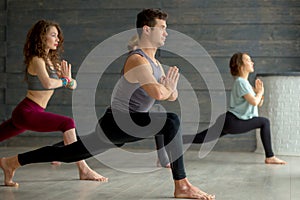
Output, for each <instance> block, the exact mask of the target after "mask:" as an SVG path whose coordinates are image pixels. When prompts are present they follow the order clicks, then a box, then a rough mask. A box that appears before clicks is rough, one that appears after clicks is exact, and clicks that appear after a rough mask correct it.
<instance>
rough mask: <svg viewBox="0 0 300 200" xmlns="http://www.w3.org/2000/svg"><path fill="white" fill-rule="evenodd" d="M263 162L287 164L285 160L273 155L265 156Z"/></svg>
mask: <svg viewBox="0 0 300 200" xmlns="http://www.w3.org/2000/svg"><path fill="white" fill-rule="evenodd" d="M265 163H266V164H275V165H276V164H277V165H285V164H287V162H285V161H284V160H281V159H279V158H277V157H275V156H273V157H270V158H266V159H265Z"/></svg>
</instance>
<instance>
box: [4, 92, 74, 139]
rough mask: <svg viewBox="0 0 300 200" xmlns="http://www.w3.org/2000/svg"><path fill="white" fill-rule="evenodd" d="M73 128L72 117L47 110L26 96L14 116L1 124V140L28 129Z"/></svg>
mask: <svg viewBox="0 0 300 200" xmlns="http://www.w3.org/2000/svg"><path fill="white" fill-rule="evenodd" d="M72 128H75V123H74V120H73V119H72V118H70V117H65V116H61V115H57V114H53V113H49V112H45V109H44V108H42V107H41V106H39V105H38V104H36V103H35V102H33V101H32V100H30V99H29V98H27V97H26V98H25V99H24V100H23V101H21V102H20V103H19V104H18V106H17V107H16V108H15V109H14V111H13V113H12V117H11V118H10V119H9V120H7V121H5V122H3V123H2V124H1V125H0V142H1V141H3V140H6V139H8V138H11V137H14V136H16V135H19V134H21V133H23V132H24V131H26V130H31V131H37V132H53V131H61V132H65V131H67V130H70V129H72Z"/></svg>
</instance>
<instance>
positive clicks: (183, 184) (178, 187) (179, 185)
mask: <svg viewBox="0 0 300 200" xmlns="http://www.w3.org/2000/svg"><path fill="white" fill-rule="evenodd" d="M174 197H175V198H184V199H201V200H214V199H215V195H210V194H207V193H205V192H203V191H201V190H200V189H199V188H197V187H195V186H193V185H192V184H191V183H190V182H189V181H188V180H187V178H184V179H181V180H175V192H174Z"/></svg>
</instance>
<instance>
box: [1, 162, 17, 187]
mask: <svg viewBox="0 0 300 200" xmlns="http://www.w3.org/2000/svg"><path fill="white" fill-rule="evenodd" d="M0 167H1V168H2V170H3V173H4V185H5V186H10V187H18V186H19V184H18V183H16V182H13V180H12V178H13V177H14V174H15V170H16V169H14V168H11V167H9V166H8V164H7V158H0Z"/></svg>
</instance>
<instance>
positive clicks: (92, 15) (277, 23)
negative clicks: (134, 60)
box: [0, 0, 300, 151]
mask: <svg viewBox="0 0 300 200" xmlns="http://www.w3.org/2000/svg"><path fill="white" fill-rule="evenodd" d="M146 7H156V8H162V9H164V10H165V11H167V12H168V13H169V20H168V27H169V28H170V29H172V30H176V31H179V32H181V33H183V34H186V35H187V36H189V37H191V38H193V39H194V40H195V41H197V42H198V43H199V44H201V45H202V46H203V47H204V48H205V50H206V51H207V52H208V53H209V55H210V56H211V57H212V59H213V61H214V62H215V63H216V65H217V67H218V70H219V71H220V74H221V77H222V79H223V81H224V84H225V88H226V93H227V94H229V93H230V89H231V84H232V79H231V77H230V75H229V70H228V61H229V58H230V56H231V55H232V54H233V53H234V52H236V51H245V52H248V53H249V54H250V55H251V56H252V57H253V59H254V61H255V68H256V72H257V73H262V72H286V71H299V70H300V66H299V61H300V56H299V55H300V47H299V36H300V25H299V22H300V16H299V15H300V13H299V11H300V2H299V1H298V0H269V1H260V0H254V1H246V0H125V1H124V0H123V1H120V0H101V1H96V0H88V1H81V0H73V1H58V0H53V1H42V0H26V1H21V0H0V10H1V12H0V120H5V119H7V118H9V117H10V115H11V111H12V109H13V108H14V107H15V106H16V104H17V103H18V102H19V101H20V100H21V99H22V98H23V97H24V95H25V93H26V85H25V84H24V83H23V82H22V79H23V69H24V66H23V64H22V61H23V57H22V48H23V43H24V40H25V36H26V33H27V31H28V29H29V28H30V27H31V25H32V24H33V23H35V22H36V21H37V20H39V19H41V18H45V19H51V20H55V21H57V22H59V23H60V25H61V27H62V29H63V31H64V35H65V53H64V58H65V59H67V60H69V61H70V62H71V63H72V65H73V73H74V76H76V73H77V71H78V69H79V67H80V65H81V63H82V62H83V61H84V59H85V57H86V56H87V55H88V53H89V52H90V51H91V50H92V49H93V48H94V47H96V46H97V45H98V44H99V43H101V42H102V41H104V40H105V39H107V38H109V37H111V36H113V35H114V34H117V33H119V32H121V31H125V30H128V29H132V28H134V24H135V17H136V14H137V12H139V11H140V10H141V9H142V8H146ZM167 42H168V41H167ZM179 48H180V47H179ZM158 56H159V59H160V60H161V61H162V63H164V64H166V65H177V66H179V67H180V68H181V73H182V74H183V75H184V76H185V77H186V78H187V79H188V80H189V81H190V82H191V85H192V86H193V88H194V89H195V92H196V95H197V97H198V100H199V107H200V110H201V118H200V120H201V122H200V127H199V130H202V129H204V128H206V127H207V125H208V124H209V120H210V117H211V116H210V114H211V113H210V111H211V108H210V107H211V100H210V96H209V91H208V89H207V87H206V86H205V83H204V82H203V79H202V78H201V76H199V74H195V72H194V71H193V70H190V69H192V67H187V66H188V65H189V63H187V62H186V61H185V60H184V59H182V58H179V57H178V56H173V55H170V54H164V53H161V52H159V54H158ZM123 60H124V59H122V58H121V59H118V60H116V61H115V62H114V63H112V64H111V66H110V67H109V68H108V69H107V71H106V72H105V73H104V75H103V77H102V79H101V87H98V89H97V95H96V100H95V102H96V109H97V112H98V114H99V115H101V114H102V112H103V110H104V109H105V107H106V106H107V105H108V104H109V102H110V94H111V91H112V88H113V85H114V83H115V81H116V80H117V77H118V72H119V70H120V68H121V67H122V62H123ZM99 62H101V61H100V60H99ZM253 77H255V74H253V75H251V77H250V79H251V80H252V79H253ZM227 99H228V95H227ZM168 108H170V109H171V110H175V111H178V105H177V104H176V103H172V104H170V105H169V106H168ZM47 110H48V111H51V112H55V113H60V114H64V115H68V116H72V92H70V91H67V90H63V89H59V90H57V91H56V93H55V95H54V97H53V98H52V99H51V101H50V103H49V106H48V108H47ZM186 123H189V122H186ZM60 135H61V134H60V133H34V132H26V133H24V134H22V135H21V136H18V137H15V138H12V139H10V140H8V141H6V142H3V143H1V144H0V145H38V146H39V145H40V144H49V143H51V142H54V141H56V140H58V138H60ZM49 138H50V139H49ZM42 141H45V142H42ZM149 145H153V143H151V142H149ZM133 146H134V145H133ZM136 146H139V145H138V144H137V145H136ZM196 148H199V147H196ZM255 148H256V138H255V132H254V131H252V132H251V133H248V134H244V135H239V136H228V137H225V138H222V139H221V140H220V141H219V142H218V143H217V145H216V147H215V149H216V150H231V151H253V150H255Z"/></svg>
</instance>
